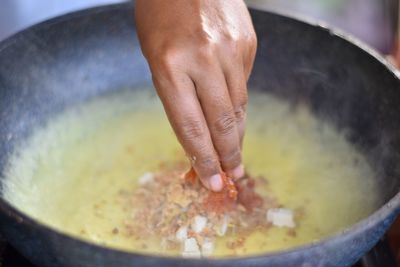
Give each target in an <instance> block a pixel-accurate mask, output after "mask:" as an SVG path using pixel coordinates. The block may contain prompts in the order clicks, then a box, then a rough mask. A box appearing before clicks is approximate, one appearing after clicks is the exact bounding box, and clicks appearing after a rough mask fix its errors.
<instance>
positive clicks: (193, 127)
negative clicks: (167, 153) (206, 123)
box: [181, 119, 205, 142]
mask: <svg viewBox="0 0 400 267" xmlns="http://www.w3.org/2000/svg"><path fill="white" fill-rule="evenodd" d="M204 134H205V129H204V127H203V124H202V123H201V122H200V121H198V120H195V119H189V120H187V121H184V122H183V123H182V124H181V138H182V141H184V142H186V141H188V142H193V141H195V140H197V139H199V138H200V137H202V136H203V135H204Z"/></svg>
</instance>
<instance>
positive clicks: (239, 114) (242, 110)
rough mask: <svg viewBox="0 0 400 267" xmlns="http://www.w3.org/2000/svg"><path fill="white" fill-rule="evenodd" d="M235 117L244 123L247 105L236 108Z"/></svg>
mask: <svg viewBox="0 0 400 267" xmlns="http://www.w3.org/2000/svg"><path fill="white" fill-rule="evenodd" d="M235 117H236V121H237V122H240V121H243V120H244V119H245V118H246V104H242V105H239V106H238V107H236V108H235Z"/></svg>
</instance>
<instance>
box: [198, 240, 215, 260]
mask: <svg viewBox="0 0 400 267" xmlns="http://www.w3.org/2000/svg"><path fill="white" fill-rule="evenodd" d="M213 252H214V242H212V241H211V240H210V239H205V240H204V242H203V245H202V246H201V255H202V256H203V257H209V256H211V255H212V254H213Z"/></svg>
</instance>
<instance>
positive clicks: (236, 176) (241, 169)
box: [230, 164, 244, 179]
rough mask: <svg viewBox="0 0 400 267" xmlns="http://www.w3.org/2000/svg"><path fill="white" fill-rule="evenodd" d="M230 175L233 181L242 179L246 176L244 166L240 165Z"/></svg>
mask: <svg viewBox="0 0 400 267" xmlns="http://www.w3.org/2000/svg"><path fill="white" fill-rule="evenodd" d="M230 174H231V175H232V177H233V179H240V178H242V177H243V176H244V167H243V164H240V165H239V166H237V167H236V168H234V169H233V170H232V171H231V172H230Z"/></svg>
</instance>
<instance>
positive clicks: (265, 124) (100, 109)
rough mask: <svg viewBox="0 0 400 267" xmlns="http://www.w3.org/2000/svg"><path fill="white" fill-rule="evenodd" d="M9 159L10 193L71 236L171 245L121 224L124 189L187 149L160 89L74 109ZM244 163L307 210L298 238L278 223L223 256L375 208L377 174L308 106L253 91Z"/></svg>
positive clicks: (145, 246) (279, 243)
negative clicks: (137, 235)
mask: <svg viewBox="0 0 400 267" xmlns="http://www.w3.org/2000/svg"><path fill="white" fill-rule="evenodd" d="M21 148H23V149H20V150H19V151H18V153H16V154H15V155H14V157H13V158H12V160H11V161H10V164H9V168H8V171H7V174H6V176H7V177H6V178H7V180H6V181H7V182H6V187H5V192H4V194H5V197H6V199H7V200H8V201H9V202H10V203H12V204H13V205H14V206H16V207H17V208H19V209H20V210H21V211H24V212H26V213H27V214H29V215H30V216H32V217H34V218H36V219H38V220H39V221H41V222H43V223H45V224H47V225H50V226H51V227H53V228H55V229H59V230H61V231H63V232H65V233H68V234H71V235H74V236H77V237H79V238H82V239H85V240H89V241H91V242H94V243H98V244H103V245H107V246H110V247H114V248H119V249H123V250H127V251H142V252H149V253H177V251H163V250H162V249H161V246H160V242H159V241H158V240H145V241H143V240H133V239H132V238H129V237H128V236H127V235H124V234H123V233H121V232H120V233H117V230H116V229H120V226H122V225H123V224H124V221H125V220H126V219H127V218H129V217H130V216H131V215H130V214H131V211H129V210H127V209H126V208H125V209H124V208H123V205H122V204H121V202H120V201H119V200H118V198H117V196H118V193H119V192H120V190H121V189H126V188H131V189H132V188H135V187H137V186H138V185H137V179H138V177H140V176H141V175H142V174H143V173H145V172H148V171H152V170H154V169H156V168H157V166H158V165H159V163H160V162H165V161H167V162H168V161H179V160H182V159H184V154H183V152H182V150H181V148H180V146H179V144H178V143H177V141H176V138H175V136H174V134H173V132H172V130H171V128H170V126H169V124H168V121H167V119H166V117H165V115H164V113H163V109H162V106H161V104H160V103H159V101H158V99H157V97H156V96H155V94H154V93H153V90H151V89H148V90H142V91H141V92H127V91H126V92H122V93H117V94H114V95H111V96H107V97H102V98H98V99H96V100H94V101H91V102H89V103H85V104H84V105H82V106H80V107H77V108H75V109H71V110H69V111H67V112H65V113H63V114H61V115H59V116H57V117H56V118H54V119H53V120H52V121H51V122H50V123H49V124H48V125H47V126H46V127H44V128H43V129H39V130H37V131H36V132H35V134H34V135H33V136H32V137H31V138H30V139H29V140H28V141H27V142H26V143H25V144H23V145H21ZM244 160H245V165H246V168H247V170H248V171H249V172H250V173H251V174H253V175H262V176H264V177H266V178H267V179H268V181H269V190H270V192H272V194H274V195H275V196H276V197H277V199H278V200H279V202H280V203H282V204H283V205H284V206H285V207H287V208H290V209H293V210H294V209H297V208H303V210H304V214H305V216H304V218H303V219H302V220H301V221H299V222H298V227H297V229H296V236H289V235H288V234H287V230H286V229H282V228H271V229H270V230H269V231H268V232H266V233H264V232H256V233H254V234H252V235H251V236H250V237H249V238H248V239H247V240H246V243H245V246H243V247H241V248H238V249H236V250H235V251H233V250H229V249H227V248H226V246H225V245H224V244H225V243H226V242H227V241H228V240H229V238H230V236H229V235H227V236H225V237H221V238H220V239H219V240H217V244H216V250H215V252H214V255H215V256H225V255H232V254H235V255H242V254H255V253H262V252H266V251H275V250H279V249H285V248H289V247H293V246H297V245H301V244H305V243H310V242H313V241H315V240H318V239H321V238H323V237H326V236H329V235H331V234H333V233H335V232H337V231H341V230H343V229H345V228H346V227H348V226H350V225H352V224H354V223H355V222H357V221H359V220H360V219H362V218H364V217H365V216H367V215H368V214H370V213H371V212H372V211H373V210H374V208H376V204H377V198H376V192H375V190H374V188H375V184H374V179H373V172H372V170H371V169H370V167H369V166H368V164H367V163H366V161H365V159H364V158H363V157H362V155H361V154H359V153H358V152H357V151H356V150H355V149H354V148H353V147H352V146H351V145H349V144H348V143H347V142H346V140H345V138H344V135H343V134H341V133H338V132H337V131H335V130H334V128H333V127H331V126H330V125H327V124H325V123H322V122H319V121H318V120H317V119H316V118H314V117H313V116H312V115H311V114H310V112H309V111H308V110H307V108H305V107H301V106H300V107H297V108H296V109H293V108H291V107H290V106H289V104H287V103H285V102H282V101H281V100H278V99H276V98H274V97H272V96H270V95H267V94H262V93H252V94H250V105H249V111H248V127H247V133H246V138H245V144H244Z"/></svg>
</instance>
